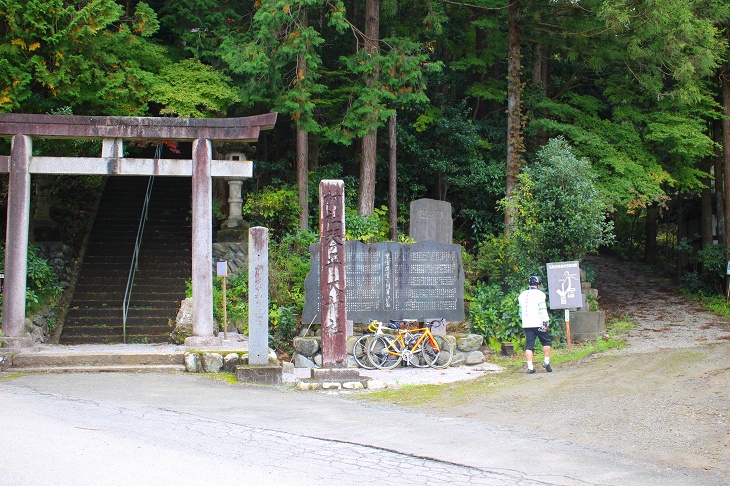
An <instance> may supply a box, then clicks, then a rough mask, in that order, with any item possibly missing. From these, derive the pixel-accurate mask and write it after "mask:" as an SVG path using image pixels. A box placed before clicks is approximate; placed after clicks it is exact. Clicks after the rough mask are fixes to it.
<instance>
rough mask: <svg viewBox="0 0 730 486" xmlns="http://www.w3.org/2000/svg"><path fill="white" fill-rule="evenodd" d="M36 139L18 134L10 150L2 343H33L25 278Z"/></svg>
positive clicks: (10, 344)
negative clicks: (27, 317)
mask: <svg viewBox="0 0 730 486" xmlns="http://www.w3.org/2000/svg"><path fill="white" fill-rule="evenodd" d="M32 152H33V141H32V139H31V138H30V137H28V136H26V135H15V136H14V137H13V140H12V148H11V150H10V175H9V184H8V220H7V229H6V231H7V233H6V237H5V285H4V289H3V321H2V322H3V324H2V331H3V336H2V338H0V339H2V341H3V342H4V343H5V344H3V346H8V347H11V348H23V347H31V346H33V339H32V338H31V337H30V334H28V332H26V331H25V330H24V321H25V282H26V279H27V275H28V260H27V251H28V225H29V222H30V172H28V166H29V164H30V157H31V154H32Z"/></svg>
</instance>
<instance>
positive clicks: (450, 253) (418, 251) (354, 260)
mask: <svg viewBox="0 0 730 486" xmlns="http://www.w3.org/2000/svg"><path fill="white" fill-rule="evenodd" d="M310 250H311V253H312V260H311V264H310V271H309V274H308V275H307V278H306V280H305V283H304V288H305V294H306V299H305V304H304V315H303V316H302V320H303V322H305V323H307V324H309V323H310V322H315V323H319V322H320V315H325V314H320V313H319V308H320V302H319V299H318V297H319V295H320V294H319V292H318V289H319V285H320V283H319V281H318V277H319V268H320V267H319V258H320V257H319V255H320V248H319V244H318V243H315V244H313V245H312V246H311V248H310ZM345 253H346V255H347V258H346V264H345V278H346V280H347V289H346V294H347V304H346V307H347V319H349V320H352V321H354V322H369V321H370V320H372V319H378V320H380V321H386V322H387V321H388V320H389V319H399V320H400V319H418V320H420V321H425V320H432V319H441V318H444V319H446V321H450V322H458V321H462V320H464V317H465V316H464V267H463V264H462V261H461V246H460V245H453V244H442V243H434V242H433V241H426V242H422V243H416V244H413V245H407V244H400V243H375V244H369V245H368V244H365V243H362V242H359V241H348V242H347V243H346V252H345ZM323 327H324V326H323Z"/></svg>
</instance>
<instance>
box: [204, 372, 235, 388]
mask: <svg viewBox="0 0 730 486" xmlns="http://www.w3.org/2000/svg"><path fill="white" fill-rule="evenodd" d="M200 376H204V377H206V378H209V379H211V380H215V381H222V382H224V383H228V384H229V385H238V380H237V379H236V375H235V374H234V373H223V372H221V373H200Z"/></svg>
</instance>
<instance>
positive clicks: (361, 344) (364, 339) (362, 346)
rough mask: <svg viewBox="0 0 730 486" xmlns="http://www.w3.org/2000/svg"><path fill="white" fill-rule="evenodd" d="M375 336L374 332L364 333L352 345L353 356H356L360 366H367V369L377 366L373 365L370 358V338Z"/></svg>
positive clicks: (356, 361)
mask: <svg viewBox="0 0 730 486" xmlns="http://www.w3.org/2000/svg"><path fill="white" fill-rule="evenodd" d="M373 337H374V335H373V334H363V335H362V336H360V337H359V338H357V341H355V344H353V345H352V357H353V358H355V363H357V365H358V366H359V367H360V368H365V369H366V370H372V369H375V366H373V365H372V364H371V363H370V360H369V359H368V344H370V340H371V339H372V338H373Z"/></svg>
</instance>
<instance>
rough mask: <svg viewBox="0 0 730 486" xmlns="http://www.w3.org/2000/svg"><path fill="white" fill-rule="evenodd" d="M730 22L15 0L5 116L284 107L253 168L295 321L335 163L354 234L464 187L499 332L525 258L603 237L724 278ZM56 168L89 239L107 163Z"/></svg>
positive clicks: (585, 3)
mask: <svg viewBox="0 0 730 486" xmlns="http://www.w3.org/2000/svg"><path fill="white" fill-rule="evenodd" d="M729 21H730V1H728V0H702V1H700V0H685V1H681V2H680V1H677V0H629V1H626V0H621V1H619V0H548V1H532V0H514V1H513V2H508V1H506V0H471V1H451V0H353V1H342V0H331V1H323V0H254V1H246V0H243V1H236V2H229V1H226V0H166V1H161V0H160V1H154V0H153V1H149V2H146V3H144V2H137V1H133V0H127V1H118V2H115V1H112V0H87V1H63V0H43V1H40V0H24V1H14V0H0V112H16V113H53V114H76V115H132V116H180V117H233V116H247V115H254V114H260V113H264V112H269V111H276V112H279V113H280V116H279V121H278V123H277V126H276V128H275V129H274V130H272V131H269V132H264V133H262V136H261V138H260V141H259V143H257V144H256V146H255V147H252V148H251V150H252V153H251V156H252V158H253V159H254V161H255V162H254V167H255V169H254V172H255V174H254V177H253V179H251V180H249V181H247V182H245V183H244V201H245V207H244V213H245V217H246V219H247V220H248V221H249V222H250V223H251V224H252V225H264V226H267V227H269V228H270V231H271V235H272V250H271V264H272V270H271V275H272V283H271V300H272V323H273V324H274V327H275V329H276V328H278V329H280V332H277V333H276V336H278V338H280V339H281V341H282V342H284V341H286V340H288V339H289V337H290V335H292V334H293V333H295V332H296V330H297V328H298V327H299V326H301V322H299V321H298V317H297V316H298V315H299V314H300V313H301V306H302V305H303V299H304V294H303V279H304V275H305V274H306V271H307V270H308V258H309V256H308V247H307V245H308V243H309V242H311V241H314V240H315V239H316V237H317V235H316V233H315V232H313V231H312V229H314V230H315V231H316V230H317V221H318V205H317V200H318V195H317V190H318V184H319V181H320V180H322V179H342V180H344V181H345V187H346V192H345V193H346V198H347V205H348V212H347V231H348V238H353V239H361V240H363V241H367V242H373V241H384V240H388V239H390V240H400V241H405V240H406V238H405V237H404V236H403V235H406V234H407V233H408V231H407V228H408V220H409V214H408V210H409V203H410V201H412V200H414V199H419V198H424V197H428V198H434V199H439V200H446V201H449V202H451V203H452V206H453V217H454V224H455V231H454V238H455V242H457V243H460V244H461V245H462V246H463V248H464V262H465V269H466V273H467V301H468V302H467V304H468V305H469V310H470V314H469V320H470V322H471V324H472V326H473V328H474V329H475V330H477V331H479V332H481V333H482V334H484V335H485V336H486V337H487V338H489V339H492V340H493V341H494V342H497V341H499V340H509V339H519V338H518V336H517V335H518V333H517V332H516V330H517V329H518V322H517V317H516V304H515V302H514V301H515V292H516V291H517V290H518V289H519V288H520V287H523V286H524V277H525V276H526V275H529V274H533V273H537V274H541V273H542V274H544V271H545V270H544V265H545V263H546V262H547V261H559V260H573V259H578V260H579V259H581V258H582V257H583V256H584V255H585V254H586V253H587V252H590V251H596V250H598V249H608V248H610V251H612V252H613V253H614V254H616V255H618V256H620V257H622V258H627V259H634V260H644V261H645V262H646V263H649V264H652V265H658V266H659V267H661V268H662V269H663V271H665V272H669V273H671V274H672V275H673V276H674V277H676V279H677V281H681V282H682V283H683V285H684V286H685V287H686V288H688V289H690V290H691V291H694V292H700V293H704V294H705V295H721V296H722V295H724V292H725V291H724V287H723V283H724V275H725V268H726V262H727V251H726V246H725V243H726V242H727V241H728V239H730V223H728V224H726V219H727V218H726V214H728V212H730V194H727V193H726V184H725V183H724V180H725V179H726V178H728V177H730V122H729V121H728V120H729V117H730V68H729V67H728V54H729V51H728V39H727V36H728V29H727V28H728V25H729V23H728V22H729ZM150 149H152V150H153V149H154V148H149V147H134V146H130V147H128V148H127V150H128V151H131V152H134V151H138V152H143V151H145V150H150ZM165 150H167V151H168V152H170V155H169V156H175V153H180V154H182V155H180V156H184V154H185V151H186V150H189V148H187V147H185V146H182V145H181V146H178V145H170V144H168V145H167V146H166V149H165ZM0 151H2V153H9V141H7V140H4V141H0ZM34 151H35V152H36V153H44V151H47V152H49V153H48V154H49V155H81V154H86V153H88V154H90V155H94V156H96V155H98V153H99V147H98V146H97V145H95V144H93V143H78V142H69V143H54V144H53V145H50V144H44V143H38V144H35V145H34ZM34 182H35V181H34ZM50 187H51V189H50V193H51V201H50V203H51V214H52V215H53V216H54V218H56V219H57V220H60V221H61V223H62V224H61V225H60V226H61V228H63V231H64V235H63V236H64V240H66V242H68V243H69V244H71V245H76V246H77V245H78V242H80V240H81V238H80V233H81V232H82V229H81V227H80V225H79V224H77V222H78V221H81V220H82V219H83V218H80V217H79V214H81V213H84V212H85V211H87V210H89V208H88V199H85V198H84V194H85V192H93V191H94V190H95V189H98V187H100V181H99V179H98V178H93V177H89V178H83V177H66V176H65V177H56V178H53V180H52V181H50ZM3 193H4V196H6V195H7V194H6V193H7V179H4V185H3ZM216 194H217V195H218V196H219V198H220V199H217V200H216V201H215V207H214V213H215V214H216V215H217V217H218V218H219V220H221V219H223V218H225V214H224V213H225V209H226V205H225V198H226V197H227V196H226V195H225V183H224V182H223V181H218V183H216ZM64 222H65V223H64ZM575 242H578V244H574V243H575ZM588 270H589V274H590V269H588ZM44 278H45V277H44ZM47 285H48V284H47V283H43V282H41V283H39V284H38V285H37V287H38V288H37V289H36V290H38V291H39V292H40V291H41V287H44V286H47ZM29 286H30V287H32V286H33V282H32V281H31V282H29ZM232 286H233V287H234V288H235V289H236V292H235V294H236V295H238V296H240V299H239V300H238V302H240V303H239V304H236V303H234V304H232V305H233V306H234V308H232V309H231V310H230V311H229V316H238V317H239V318H240V320H241V322H245V320H246V308H245V300H246V299H245V293H246V288H245V282H244V281H243V280H241V281H240V282H232ZM30 290H31V291H33V289H32V288H31V289H30ZM41 293H42V292H41ZM229 295H231V294H230V293H229ZM234 300H235V299H234ZM556 319H557V320H559V318H558V317H556ZM558 328H559V326H558ZM556 332H558V334H560V331H559V330H558V331H556Z"/></svg>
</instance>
